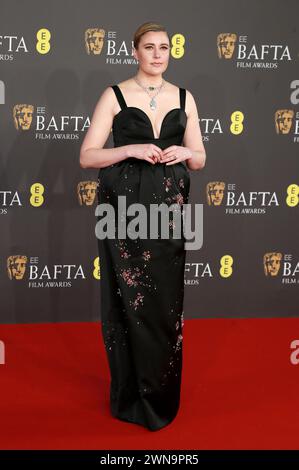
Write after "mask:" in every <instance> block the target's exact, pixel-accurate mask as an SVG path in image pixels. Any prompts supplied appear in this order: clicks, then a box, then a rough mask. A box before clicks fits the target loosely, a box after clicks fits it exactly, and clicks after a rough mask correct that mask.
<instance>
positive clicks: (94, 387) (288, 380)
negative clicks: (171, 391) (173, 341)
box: [0, 318, 299, 450]
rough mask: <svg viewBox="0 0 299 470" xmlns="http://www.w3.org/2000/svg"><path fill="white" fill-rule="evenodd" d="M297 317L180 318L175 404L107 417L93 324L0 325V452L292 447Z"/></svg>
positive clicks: (296, 413) (102, 359)
mask: <svg viewBox="0 0 299 470" xmlns="http://www.w3.org/2000/svg"><path fill="white" fill-rule="evenodd" d="M294 339H299V318H276V319H250V320H248V319H246V320H245V319H240V320H234V319H212V320H185V325H184V349H183V355H184V363H183V364H184V365H183V382H182V399H181V408H180V410H179V413H178V415H177V417H176V419H175V420H174V421H173V422H172V423H171V424H170V425H168V426H167V427H165V428H164V429H162V430H160V431H157V432H151V431H148V430H146V429H144V428H142V427H140V426H138V425H134V424H130V423H125V422H121V421H118V420H116V419H115V418H113V417H111V416H110V412H109V407H108V398H109V370H108V364H107V360H106V355H105V350H104V347H103V342H102V337H101V323H100V322H98V323H56V324H30V325H0V340H2V341H3V342H4V343H5V353H6V357H5V364H3V365H0V377H1V388H0V394H1V395H0V396H1V402H0V416H1V430H0V448H1V449H108V450H112V449H165V450H166V449H298V448H299V440H298V434H299V406H298V402H299V364H298V365H292V364H291V362H290V354H291V349H290V343H291V341H292V340H294Z"/></svg>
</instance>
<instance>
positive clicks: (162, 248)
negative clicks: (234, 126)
mask: <svg viewBox="0 0 299 470" xmlns="http://www.w3.org/2000/svg"><path fill="white" fill-rule="evenodd" d="M133 54H134V57H135V59H136V60H138V62H139V68H138V71H137V73H136V75H135V76H133V77H132V78H129V79H128V80H125V81H123V82H121V83H119V84H118V85H113V86H109V87H107V88H106V89H105V90H104V92H103V94H102V95H101V97H100V99H99V101H98V103H97V105H96V107H95V110H94V113H93V116H92V120H91V125H90V128H89V130H88V132H87V134H86V136H85V139H84V141H83V143H82V147H81V152H80V165H81V167H82V168H100V171H99V177H98V183H99V186H98V201H99V204H103V203H106V204H107V203H108V204H110V205H111V206H112V207H113V209H114V210H115V212H116V214H117V216H116V220H118V218H117V217H119V212H118V211H119V205H118V203H119V196H122V197H125V201H126V208H128V207H129V206H130V205H131V204H134V203H139V204H142V205H143V207H145V208H146V209H149V208H150V206H151V205H153V204H161V203H164V204H167V207H169V206H170V205H171V204H176V205H177V207H179V210H180V217H181V216H182V214H183V211H182V207H183V206H182V204H187V202H188V197H189V187H190V177H189V171H188V169H190V170H200V169H202V168H203V167H204V165H205V159H206V154H205V149H204V146H203V143H202V136H201V132H200V127H199V122H198V114H197V108H196V104H195V100H194V98H193V96H192V94H191V93H190V92H189V91H187V90H185V89H184V88H178V87H177V86H175V85H173V84H172V83H170V82H167V81H165V80H164V79H163V77H162V74H163V73H164V72H165V71H166V69H167V66H168V61H169V54H170V39H169V36H168V34H167V32H166V30H165V28H164V27H163V26H161V25H159V24H155V23H145V24H143V25H141V26H140V27H139V28H138V29H137V31H136V33H135V36H134V49H133ZM111 127H112V130H113V138H114V147H113V148H105V149H104V148H103V147H104V144H105V142H106V140H107V138H108V137H109V133H110V130H111ZM183 162H185V163H183ZM186 165H187V167H188V169H187V167H186ZM121 214H122V216H123V215H124V212H121ZM148 214H149V211H148V212H147V216H146V217H148ZM170 218H171V216H170ZM129 219H130V217H129V215H124V218H123V217H122V220H125V223H126V224H127V223H128V221H129ZM98 220H101V219H100V218H98ZM147 220H148V219H146V221H147ZM141 225H144V221H143V223H142V224H141ZM174 227H175V223H174V221H173V219H172V218H171V220H170V222H169V231H170V236H169V237H168V238H163V239H161V237H160V232H159V235H158V237H156V238H154V237H149V236H148V237H147V238H141V237H139V238H137V239H136V238H134V237H131V236H129V231H128V232H126V237H125V238H121V237H118V236H117V235H118V232H114V233H115V234H116V237H115V238H112V237H111V238H104V239H100V238H99V237H98V247H99V258H100V273H101V320H102V333H103V338H104V343H105V347H106V351H107V357H108V362H109V367H110V373H111V384H110V409H111V413H112V415H113V416H114V417H116V418H118V419H120V420H123V421H127V422H131V423H135V424H139V425H142V426H144V427H146V428H147V429H149V430H151V431H156V430H158V429H161V428H163V427H164V426H166V425H167V424H169V423H170V422H171V421H172V420H173V419H174V417H175V416H176V414H177V411H178V408H179V404H180V387H181V370H182V338H183V336H182V327H183V298H184V266H185V255H186V251H185V247H184V237H183V236H181V237H180V238H173V237H172V236H171V233H172V230H173V228H174ZM115 230H117V229H115ZM148 233H149V232H147V234H148Z"/></svg>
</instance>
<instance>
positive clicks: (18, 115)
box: [13, 104, 34, 131]
mask: <svg viewBox="0 0 299 470" xmlns="http://www.w3.org/2000/svg"><path fill="white" fill-rule="evenodd" d="M33 111H34V108H33V106H32V104H16V105H15V106H14V107H13V119H14V124H15V128H16V129H17V130H19V129H22V130H23V131H28V129H30V126H31V123H32V117H33Z"/></svg>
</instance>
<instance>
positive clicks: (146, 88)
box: [133, 77, 165, 111]
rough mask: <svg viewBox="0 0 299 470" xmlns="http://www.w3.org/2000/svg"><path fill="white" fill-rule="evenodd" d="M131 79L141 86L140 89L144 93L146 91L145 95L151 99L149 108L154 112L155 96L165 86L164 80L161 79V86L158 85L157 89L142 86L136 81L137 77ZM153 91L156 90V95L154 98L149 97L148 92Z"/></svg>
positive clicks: (155, 105)
mask: <svg viewBox="0 0 299 470" xmlns="http://www.w3.org/2000/svg"><path fill="white" fill-rule="evenodd" d="M133 78H134V80H135V82H136V83H137V84H138V85H139V86H141V88H142V89H143V90H144V91H146V93H147V94H148V95H149V97H150V98H151V100H150V104H149V105H150V108H151V109H152V110H153V111H154V110H155V109H156V108H157V102H156V100H155V98H156V96H157V95H158V93H160V91H161V89H162V88H163V86H164V85H165V80H164V79H163V78H162V83H161V85H160V86H159V87H154V86H148V87H145V86H143V85H142V83H140V81H139V80H138V78H137V77H133ZM155 89H157V90H158V91H157V93H156V94H155V95H154V96H151V95H150V93H149V90H151V91H152V90H155Z"/></svg>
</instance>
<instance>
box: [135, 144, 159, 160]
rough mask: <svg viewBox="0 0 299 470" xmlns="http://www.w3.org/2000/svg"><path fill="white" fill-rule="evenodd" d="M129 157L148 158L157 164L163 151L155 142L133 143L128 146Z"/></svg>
mask: <svg viewBox="0 0 299 470" xmlns="http://www.w3.org/2000/svg"><path fill="white" fill-rule="evenodd" d="M128 147H129V149H128V155H129V157H135V158H138V159H139V160H146V161H147V162H149V163H151V164H152V165H155V163H157V162H159V161H160V160H161V158H162V156H163V151H162V149H160V147H158V146H157V145H155V144H131V145H129V146H128Z"/></svg>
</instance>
